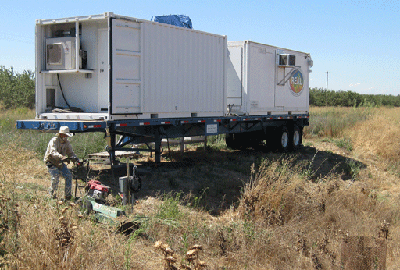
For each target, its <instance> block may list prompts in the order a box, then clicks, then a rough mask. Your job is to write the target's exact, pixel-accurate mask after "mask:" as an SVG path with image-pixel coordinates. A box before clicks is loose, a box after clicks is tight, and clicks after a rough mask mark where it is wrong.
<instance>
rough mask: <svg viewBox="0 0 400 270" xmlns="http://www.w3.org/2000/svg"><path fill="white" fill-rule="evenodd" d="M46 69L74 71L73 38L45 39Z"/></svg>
mask: <svg viewBox="0 0 400 270" xmlns="http://www.w3.org/2000/svg"><path fill="white" fill-rule="evenodd" d="M46 69H47V70H54V69H58V70H68V69H76V38H75V37H56V38H48V39H46Z"/></svg>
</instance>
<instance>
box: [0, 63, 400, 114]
mask: <svg viewBox="0 0 400 270" xmlns="http://www.w3.org/2000/svg"><path fill="white" fill-rule="evenodd" d="M0 103H1V104H0V105H2V106H3V107H4V108H6V109H9V108H16V107H28V108H34V107H35V74H34V72H32V71H30V70H24V71H23V72H22V73H17V72H15V71H14V70H13V68H9V69H7V68H5V67H4V66H0ZM310 105H311V106H344V107H360V106H374V107H375V106H376V107H379V106H391V107H400V95H397V96H393V95H368V94H359V93H356V92H352V91H334V90H327V89H323V88H311V89H310Z"/></svg>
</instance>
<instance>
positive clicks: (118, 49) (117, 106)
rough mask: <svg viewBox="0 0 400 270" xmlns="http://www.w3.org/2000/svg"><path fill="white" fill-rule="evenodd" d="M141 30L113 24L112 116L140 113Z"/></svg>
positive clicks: (131, 25) (127, 24)
mask: <svg viewBox="0 0 400 270" xmlns="http://www.w3.org/2000/svg"><path fill="white" fill-rule="evenodd" d="M140 31H141V28H140V24H139V23H134V22H130V21H127V20H113V22H112V59H113V60H112V61H113V62H112V63H113V66H112V80H113V84H112V113H113V114H129V113H140V112H141V102H140V96H141V45H140V44H141V38H140V36H141V32H140Z"/></svg>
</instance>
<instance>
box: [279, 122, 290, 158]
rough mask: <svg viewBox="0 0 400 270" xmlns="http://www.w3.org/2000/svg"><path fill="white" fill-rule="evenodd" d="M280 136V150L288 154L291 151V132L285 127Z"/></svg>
mask: <svg viewBox="0 0 400 270" xmlns="http://www.w3.org/2000/svg"><path fill="white" fill-rule="evenodd" d="M278 134H279V136H278V147H279V150H280V151H282V152H287V151H288V150H289V146H290V143H289V140H290V139H289V138H290V137H289V131H288V129H287V127H285V126H284V127H282V129H281V131H280V133H278Z"/></svg>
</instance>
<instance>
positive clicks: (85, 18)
mask: <svg viewBox="0 0 400 270" xmlns="http://www.w3.org/2000/svg"><path fill="white" fill-rule="evenodd" d="M106 18H115V19H122V20H129V21H134V22H137V23H142V22H145V23H151V24H162V25H163V26H165V27H170V28H176V29H179V30H182V31H192V32H197V33H202V34H206V35H211V36H217V37H221V38H224V39H227V36H226V35H221V34H214V33H210V32H206V31H202V30H195V29H188V28H184V27H179V26H174V25H170V24H165V23H158V22H153V21H150V20H146V19H138V18H134V17H130V16H123V15H118V14H115V13H114V12H104V13H102V14H97V15H88V16H74V17H66V18H59V19H37V20H36V24H57V23H73V22H77V21H90V20H102V19H106Z"/></svg>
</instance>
